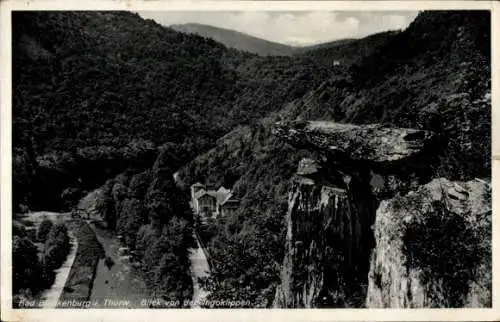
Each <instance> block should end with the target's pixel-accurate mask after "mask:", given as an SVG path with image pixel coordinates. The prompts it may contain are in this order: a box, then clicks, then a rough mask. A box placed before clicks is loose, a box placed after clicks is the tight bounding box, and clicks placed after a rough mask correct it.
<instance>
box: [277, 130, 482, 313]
mask: <svg viewBox="0 0 500 322" xmlns="http://www.w3.org/2000/svg"><path fill="white" fill-rule="evenodd" d="M275 133H276V134H277V135H278V136H279V137H281V138H283V139H284V140H286V141H287V142H289V143H291V144H292V145H294V146H296V147H301V148H307V149H310V150H315V151H316V152H318V156H317V159H316V160H312V159H303V160H302V161H301V162H300V164H299V167H298V170H297V173H296V175H295V176H294V177H293V179H292V185H291V189H290V192H289V204H288V212H287V216H286V225H287V234H286V247H285V256H284V261H283V266H282V271H281V283H280V285H279V286H278V287H277V290H276V295H275V300H274V306H275V307H287V308H292V307H307V308H313V307H363V306H367V307H432V306H439V307H451V306H464V305H470V306H484V305H488V303H489V301H491V300H490V297H489V296H490V295H488V294H491V292H490V291H489V283H490V282H491V281H489V280H488V277H489V276H490V275H489V274H491V262H490V257H489V255H488V254H489V253H488V251H489V242H490V237H488V236H489V235H488V234H489V228H490V221H489V220H490V219H489V218H490V215H491V205H490V201H491V197H490V195H489V192H488V189H489V188H488V187H489V185H488V184H487V183H483V182H481V181H471V182H467V183H455V182H450V181H448V180H446V179H439V180H432V181H430V180H431V176H432V170H431V166H432V164H433V151H434V150H433V146H432V142H433V140H434V136H433V134H432V133H429V132H425V131H419V130H413V129H398V128H387V127H383V126H381V125H366V126H356V125H350V124H336V123H332V122H293V123H288V124H277V125H276V126H275ZM429 181H430V182H429ZM439 189H441V190H439ZM402 196H403V197H402ZM442 254H446V255H445V256H446V257H444V258H445V260H443V258H442V257H441V255H442ZM488 265H489V266H488ZM488 292H489V293H488ZM482 293H484V294H486V295H481V294H482Z"/></svg>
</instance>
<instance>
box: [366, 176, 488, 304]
mask: <svg viewBox="0 0 500 322" xmlns="http://www.w3.org/2000/svg"><path fill="white" fill-rule="evenodd" d="M374 230H375V241H376V245H375V249H374V251H373V253H372V259H371V268H370V273H369V285H368V294H367V303H366V305H367V307H370V308H385V307H390V308H413V307H464V306H465V307H487V306H490V305H491V191H490V185H489V184H488V183H486V182H484V181H480V180H472V181H468V182H452V181H449V180H447V179H444V178H438V179H434V180H432V181H431V182H429V183H428V184H425V185H423V186H421V187H420V188H419V189H417V190H415V191H412V192H410V193H408V194H407V195H405V196H398V197H394V198H392V199H390V200H385V201H382V202H381V204H380V207H379V208H378V210H377V213H376V219H375V224H374Z"/></svg>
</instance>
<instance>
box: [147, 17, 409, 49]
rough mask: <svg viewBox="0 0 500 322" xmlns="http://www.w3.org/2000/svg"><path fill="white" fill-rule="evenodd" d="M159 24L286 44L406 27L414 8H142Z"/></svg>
mask: <svg viewBox="0 0 500 322" xmlns="http://www.w3.org/2000/svg"><path fill="white" fill-rule="evenodd" d="M139 14H140V15H141V16H142V17H144V18H150V19H154V20H155V21H157V22H158V23H160V24H163V25H165V26H169V25H172V24H184V23H201V24H207V25H212V26H216V27H222V28H226V29H232V30H236V31H240V32H244V33H246V34H250V35H252V36H256V37H259V38H263V39H267V40H271V41H275V42H280V43H284V44H289V45H309V44H314V43H320V42H326V41H330V40H336V39H342V38H359V37H363V36H367V35H369V34H374V33H377V32H380V31H386V30H396V29H404V28H406V27H407V26H408V25H409V24H410V23H411V22H412V21H413V20H414V19H415V17H416V16H417V14H418V12H417V11H337V12H332V11H309V12H298V11H295V12H277V11H173V12H172V11H171V12H167V11H142V12H139Z"/></svg>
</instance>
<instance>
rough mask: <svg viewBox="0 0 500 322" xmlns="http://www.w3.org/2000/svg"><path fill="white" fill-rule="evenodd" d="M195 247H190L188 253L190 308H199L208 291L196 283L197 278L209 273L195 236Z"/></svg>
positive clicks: (203, 254)
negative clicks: (191, 300) (190, 288)
mask: <svg viewBox="0 0 500 322" xmlns="http://www.w3.org/2000/svg"><path fill="white" fill-rule="evenodd" d="M195 240H196V244H197V246H198V247H197V248H192V249H191V253H190V255H189V260H190V261H191V276H192V278H193V305H192V306H191V307H192V308H200V307H201V305H200V304H202V303H203V302H204V301H205V300H206V298H207V296H208V292H207V291H206V290H205V289H203V288H202V287H201V285H200V283H198V278H201V277H207V276H209V274H210V267H209V265H208V260H207V257H206V256H205V253H204V252H203V249H202V248H201V245H200V242H199V240H198V238H197V237H196V236H195Z"/></svg>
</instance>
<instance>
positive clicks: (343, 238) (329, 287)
mask: <svg viewBox="0 0 500 322" xmlns="http://www.w3.org/2000/svg"><path fill="white" fill-rule="evenodd" d="M305 163H309V164H314V161H312V160H308V159H304V160H302V162H301V165H300V166H299V171H298V173H300V174H297V175H296V176H295V177H294V178H293V179H292V180H293V183H292V188H291V191H290V194H289V208H288V212H287V218H286V222H287V235H286V250H285V258H284V263H283V271H282V274H281V279H282V283H281V286H280V287H278V289H277V292H276V299H275V306H277V307H307V308H311V307H322V306H329V307H331V306H340V307H343V306H346V305H349V303H346V299H348V298H349V299H353V298H354V301H356V300H357V301H358V303H357V304H359V302H360V301H362V300H363V299H362V296H360V294H362V293H363V285H362V283H361V281H360V280H359V279H358V277H359V276H364V275H365V274H366V272H367V269H368V264H369V263H368V261H367V260H366V259H367V258H368V257H369V252H367V251H368V250H369V247H366V246H367V245H372V243H373V241H372V238H371V236H370V234H368V233H367V231H368V230H369V227H370V225H371V223H372V222H373V216H371V215H370V214H371V213H372V208H373V202H372V201H371V199H372V198H373V197H372V195H371V193H370V191H369V190H367V189H366V187H363V186H362V185H360V182H361V180H360V179H359V178H356V177H352V176H349V175H347V174H345V175H339V176H337V177H333V176H332V177H329V178H328V179H325V178H324V177H323V173H322V172H321V169H318V168H316V169H314V170H313V171H310V170H309V171H303V168H304V164H305ZM301 168H302V171H301ZM363 188H364V189H363ZM359 200H363V201H364V202H359ZM363 259H365V260H363ZM355 304H356V303H352V305H355Z"/></svg>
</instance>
